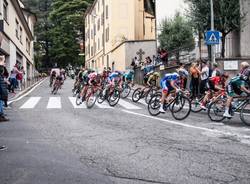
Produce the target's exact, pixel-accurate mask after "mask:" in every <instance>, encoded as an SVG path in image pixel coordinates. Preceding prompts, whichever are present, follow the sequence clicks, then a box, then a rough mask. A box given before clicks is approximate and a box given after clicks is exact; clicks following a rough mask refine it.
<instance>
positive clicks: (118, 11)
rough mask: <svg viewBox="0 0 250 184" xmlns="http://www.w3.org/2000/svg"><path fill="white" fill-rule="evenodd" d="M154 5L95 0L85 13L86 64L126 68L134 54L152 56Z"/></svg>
mask: <svg viewBox="0 0 250 184" xmlns="http://www.w3.org/2000/svg"><path fill="white" fill-rule="evenodd" d="M154 7H155V2H154V0H125V1H124V0H95V1H94V3H93V4H92V6H91V7H89V9H88V11H87V12H86V14H85V56H86V67H88V68H93V69H96V70H99V71H100V70H103V68H104V67H111V68H112V69H113V70H125V69H127V68H128V67H129V66H130V64H131V61H132V58H134V57H136V56H137V58H139V59H144V58H145V57H146V56H151V57H152V55H154V54H155V53H156V34H155V31H156V29H155V25H156V23H155V8H154ZM139 51H141V52H139Z"/></svg>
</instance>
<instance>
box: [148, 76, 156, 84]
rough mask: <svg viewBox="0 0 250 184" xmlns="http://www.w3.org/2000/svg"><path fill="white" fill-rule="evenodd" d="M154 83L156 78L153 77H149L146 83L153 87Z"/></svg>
mask: <svg viewBox="0 0 250 184" xmlns="http://www.w3.org/2000/svg"><path fill="white" fill-rule="evenodd" d="M156 81H157V77H156V76H155V75H150V76H149V78H148V81H147V83H149V84H150V85H154V84H155V83H156ZM153 83H154V84H153Z"/></svg>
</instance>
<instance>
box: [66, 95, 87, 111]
mask: <svg viewBox="0 0 250 184" xmlns="http://www.w3.org/2000/svg"><path fill="white" fill-rule="evenodd" d="M69 101H70V102H71V104H72V105H73V107H74V108H75V109H86V108H87V107H86V105H85V103H82V104H81V105H79V106H78V105H76V98H75V97H69Z"/></svg>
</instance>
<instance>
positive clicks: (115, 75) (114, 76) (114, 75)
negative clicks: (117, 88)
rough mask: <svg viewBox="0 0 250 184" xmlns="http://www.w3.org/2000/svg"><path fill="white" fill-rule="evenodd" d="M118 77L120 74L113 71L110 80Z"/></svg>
mask: <svg viewBox="0 0 250 184" xmlns="http://www.w3.org/2000/svg"><path fill="white" fill-rule="evenodd" d="M117 78H119V74H118V73H116V72H113V73H111V74H110V76H109V80H110V81H112V80H113V79H117Z"/></svg>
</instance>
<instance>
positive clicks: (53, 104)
mask: <svg viewBox="0 0 250 184" xmlns="http://www.w3.org/2000/svg"><path fill="white" fill-rule="evenodd" d="M61 108H62V104H61V97H50V98H49V102H48V105H47V109H61Z"/></svg>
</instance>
